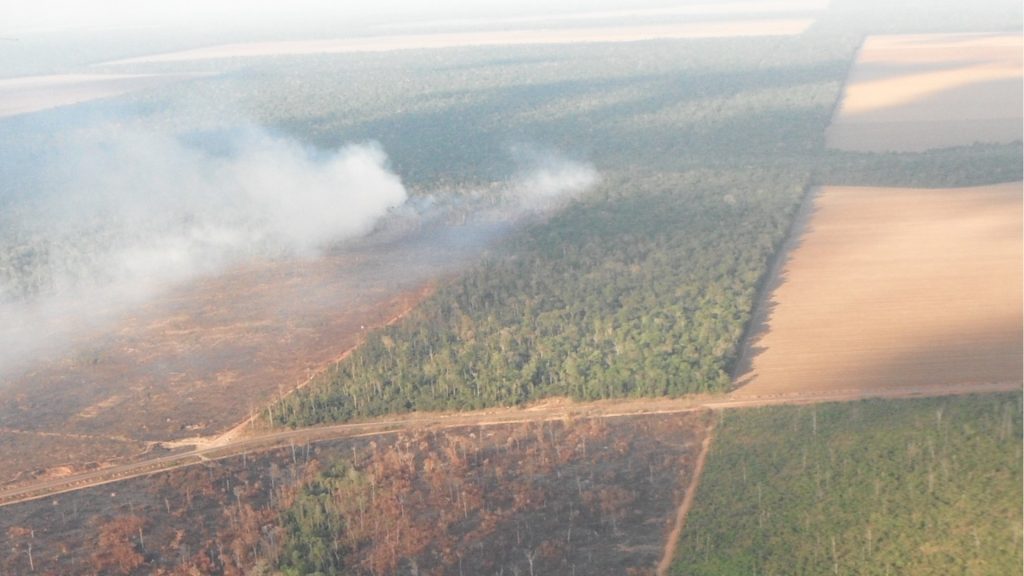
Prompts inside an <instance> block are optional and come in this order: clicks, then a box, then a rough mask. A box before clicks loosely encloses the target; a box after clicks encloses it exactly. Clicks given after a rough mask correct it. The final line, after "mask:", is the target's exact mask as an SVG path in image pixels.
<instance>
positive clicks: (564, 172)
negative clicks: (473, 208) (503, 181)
mask: <svg viewBox="0 0 1024 576" xmlns="http://www.w3.org/2000/svg"><path fill="white" fill-rule="evenodd" d="M512 154H513V156H514V157H515V158H516V159H517V161H518V163H519V165H520V169H519V174H518V175H517V177H516V178H515V179H514V180H513V182H512V185H511V187H510V189H509V190H508V192H507V194H508V196H509V198H510V199H511V200H512V201H513V204H514V205H515V206H516V207H517V208H518V209H519V210H523V211H525V212H528V213H529V212H545V211H549V210H553V209H557V208H560V207H562V206H564V205H565V204H566V203H567V202H569V201H571V200H573V199H575V198H577V197H579V196H580V195H581V194H583V193H584V192H586V191H587V190H589V189H591V188H593V187H594V186H595V185H596V184H597V183H598V181H599V180H600V178H599V176H598V173H597V171H596V170H595V169H594V167H593V166H591V165H590V164H587V163H581V162H577V161H573V160H570V159H568V158H565V157H564V156H562V155H561V154H559V153H558V152H556V151H553V150H545V149H538V148H535V147H527V146H517V147H514V148H513V149H512Z"/></svg>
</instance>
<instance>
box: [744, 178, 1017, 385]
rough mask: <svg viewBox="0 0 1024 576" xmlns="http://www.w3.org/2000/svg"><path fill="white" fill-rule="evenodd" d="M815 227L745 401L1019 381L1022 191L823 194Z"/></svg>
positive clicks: (791, 266)
mask: <svg viewBox="0 0 1024 576" xmlns="http://www.w3.org/2000/svg"><path fill="white" fill-rule="evenodd" d="M808 217H809V221H808V222H807V223H806V228H805V230H804V231H803V232H802V233H801V234H799V235H798V236H797V237H796V239H795V246H794V247H793V249H792V252H791V253H790V254H789V256H788V261H787V262H786V263H785V264H784V265H783V266H782V269H781V271H780V273H779V275H778V277H777V278H776V279H775V280H774V283H775V288H774V291H773V293H772V294H771V296H770V300H769V302H767V303H766V304H765V305H764V306H762V309H761V310H760V311H759V312H758V314H759V318H756V319H755V322H759V323H760V327H759V333H755V334H754V336H753V337H752V339H751V341H750V342H749V343H748V347H749V348H748V349H747V350H746V352H745V358H744V362H743V363H741V370H740V371H739V376H738V379H737V385H738V386H740V387H741V388H740V389H739V390H738V391H737V394H740V395H773V394H786V393H794V392H808V391H825V390H848V389H881V388H894V387H903V386H921V385H938V384H964V383H972V382H1005V381H1014V382H1016V381H1020V380H1021V371H1022V367H1021V364H1022V361H1021V349H1022V346H1024V341H1022V337H1021V331H1022V322H1021V314H1022V306H1021V298H1022V280H1021V275H1022V274H1021V261H1022V260H1021V258H1022V249H1021V244H1022V242H1021V231H1022V226H1021V183H1019V182H1017V183H1010V184H1000V185H995V186H985V187H977V188H957V189H932V190H925V189H909V188H907V189H899V188H855V187H828V188H824V189H822V190H821V191H820V192H819V193H818V195H817V197H816V198H815V199H814V201H813V205H812V207H811V213H810V214H809V215H808Z"/></svg>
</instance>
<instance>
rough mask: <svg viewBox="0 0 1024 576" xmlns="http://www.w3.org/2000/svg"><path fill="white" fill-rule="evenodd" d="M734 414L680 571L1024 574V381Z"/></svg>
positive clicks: (707, 478)
mask: <svg viewBox="0 0 1024 576" xmlns="http://www.w3.org/2000/svg"><path fill="white" fill-rule="evenodd" d="M722 416H723V418H722V422H721V423H720V425H719V426H718V427H717V429H716V434H715V443H714V445H713V446H712V450H711V454H710V457H709V460H708V464H707V467H706V468H705V471H704V478H703V479H702V481H701V485H700V491H699V492H698V495H697V503H696V505H695V507H694V508H693V510H691V511H690V515H689V518H688V520H687V525H686V531H685V533H684V534H683V537H682V541H681V542H680V544H679V548H678V551H677V556H676V557H677V561H676V564H675V566H674V567H673V572H672V573H674V574H687V575H691V576H696V575H704V576H710V575H719V574H721V575H725V574H752V573H755V572H756V573H758V574H879V575H882V574H992V575H997V574H1014V573H1020V566H1021V561H1022V558H1021V525H1020V518H1021V513H1022V509H1021V501H1022V494H1021V483H1022V473H1021V466H1022V462H1021V446H1022V445H1021V431H1022V429H1021V394H1019V393H1017V394H1007V395H993V396H979V397H963V398H936V399H928V400H908V401H895V402H894V401H866V402H860V403H857V404H826V405H819V406H808V407H791V408H766V409H756V410H745V411H734V412H723V413H722Z"/></svg>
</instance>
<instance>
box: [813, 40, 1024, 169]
mask: <svg viewBox="0 0 1024 576" xmlns="http://www.w3.org/2000/svg"><path fill="white" fill-rule="evenodd" d="M1022 49H1024V43H1022V37H1021V36H1020V35H972V34H961V35H940V34H937V35H919V36H875V37H870V38H868V39H867V40H866V41H865V42H864V47H863V48H862V50H861V53H860V57H859V58H858V60H857V63H856V65H855V66H854V68H853V70H852V72H851V73H850V77H849V79H848V81H847V86H846V90H845V94H844V97H843V101H842V104H841V106H840V108H839V110H838V111H837V114H836V117H835V118H834V119H833V123H832V126H831V127H830V128H829V131H828V135H827V138H828V145H829V146H831V147H833V148H841V149H847V150H863V151H882V150H897V151H919V150H926V149H928V148H937V147H943V146H954V145H961V144H971V143H973V142H1010V141H1013V140H1017V139H1020V138H1021V122H1022V114H1021V110H1022V108H1024V99H1022V95H1021V94H1022V90H1021V82H1022V78H1024V76H1022Z"/></svg>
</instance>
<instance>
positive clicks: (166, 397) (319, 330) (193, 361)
mask: <svg viewBox="0 0 1024 576" xmlns="http://www.w3.org/2000/svg"><path fill="white" fill-rule="evenodd" d="M370 260H371V258H370V257H369V256H368V255H366V254H348V255H337V256H330V257H324V258H321V259H318V260H308V261H289V262H273V263H263V264H253V265H250V266H247V267H244V268H240V269H237V270H235V271H233V272H231V273H227V274H225V275H222V276H220V277H216V278H210V279H206V280H203V281H198V282H194V283H192V284H190V285H187V286H182V287H179V288H177V289H174V290H172V291H170V292H169V293H167V294H165V295H164V296H162V297H161V298H159V299H158V300H157V301H155V302H153V303H151V304H150V305H149V306H147V307H146V308H144V309H139V310H134V311H132V312H131V313H129V314H127V315H126V317H124V318H123V319H122V320H121V321H120V322H118V323H117V324H116V325H115V327H114V328H113V329H112V330H110V331H103V332H100V333H85V334H82V335H80V337H79V341H78V342H77V344H75V345H74V346H72V348H71V349H69V350H68V351H67V352H66V353H65V354H62V355H59V356H57V357H55V358H54V359H52V360H50V361H40V362H37V363H36V364H35V365H34V366H31V367H30V368H28V369H27V370H26V371H25V372H24V374H22V375H21V376H18V377H14V378H11V379H10V380H9V381H7V382H4V385H3V386H0V422H2V423H3V427H4V430H3V431H0V470H2V473H0V484H2V483H6V482H10V481H12V480H14V479H16V478H17V479H20V480H24V479H25V474H28V473H32V474H33V475H45V474H48V472H46V471H45V470H41V469H43V468H49V467H59V466H66V465H67V466H73V467H74V468H75V470H81V469H82V466H83V465H84V464H85V463H88V462H95V461H101V462H102V461H109V460H123V459H125V458H127V457H130V456H133V455H138V454H139V453H140V452H144V451H145V450H146V449H147V447H148V446H150V445H151V444H152V443H155V442H156V441H166V440H175V439H182V438H187V437H193V436H200V435H216V434H219V433H222V432H224V431H225V430H227V429H228V428H230V427H232V426H233V425H235V424H237V423H238V422H240V421H242V420H244V419H246V418H247V416H248V415H249V413H250V410H255V409H259V408H261V407H263V406H264V405H265V404H266V403H268V402H269V401H271V400H272V399H273V398H274V397H276V396H278V395H280V394H282V393H285V392H288V391H289V390H291V389H293V388H294V387H296V386H297V385H299V384H301V383H303V382H305V381H306V380H307V379H308V378H309V377H310V376H311V375H312V374H313V373H315V372H316V371H318V370H320V369H322V368H323V367H324V366H326V365H327V364H329V363H330V362H331V361H332V360H334V359H335V358H337V357H338V356H339V355H340V354H342V353H344V352H345V351H346V350H348V349H350V348H352V347H353V346H354V345H355V344H356V343H357V342H358V341H359V340H360V339H361V338H362V335H363V334H364V333H365V331H366V330H367V329H369V328H371V327H373V326H379V325H381V324H384V323H386V322H388V321H390V320H392V319H394V318H395V317H396V316H397V315H400V314H402V313H404V312H405V311H407V310H408V309H409V308H410V307H411V306H412V305H413V304H414V303H415V302H417V301H418V300H419V299H421V298H422V297H423V296H424V295H425V294H426V291H425V290H426V287H427V285H426V284H425V283H424V280H423V278H422V277H421V278H420V280H419V281H418V282H414V283H406V284H398V283H397V282H399V281H401V280H400V279H397V280H395V281H391V280H390V279H389V278H388V273H387V264H386V263H384V264H381V265H375V264H373V263H372V262H370ZM392 264H394V263H392ZM366 269H369V270H370V272H369V273H367V272H366ZM19 477H20V478H19Z"/></svg>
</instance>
